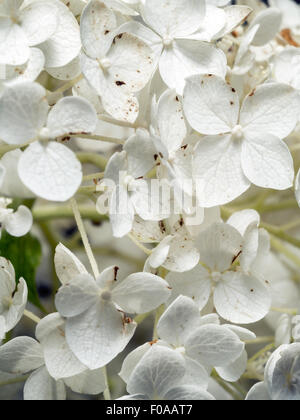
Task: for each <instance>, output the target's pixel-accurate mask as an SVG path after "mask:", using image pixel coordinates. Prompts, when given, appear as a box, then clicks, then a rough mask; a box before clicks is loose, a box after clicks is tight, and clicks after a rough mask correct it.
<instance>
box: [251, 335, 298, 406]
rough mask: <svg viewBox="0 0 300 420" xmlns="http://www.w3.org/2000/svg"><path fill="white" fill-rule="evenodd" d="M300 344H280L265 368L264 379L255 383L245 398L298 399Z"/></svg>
mask: <svg viewBox="0 0 300 420" xmlns="http://www.w3.org/2000/svg"><path fill="white" fill-rule="evenodd" d="M299 356H300V344H299V343H294V344H289V345H282V346H280V347H279V348H278V349H277V350H276V351H275V352H274V353H273V354H272V355H271V357H270V359H269V361H268V363H267V366H266V368H265V380H264V382H260V383H259V384H256V385H255V386H254V387H253V388H251V390H250V391H249V393H248V395H247V400H260V399H263V400H280V401H291V400H295V401H299V400H300V385H299V384H300V357H299Z"/></svg>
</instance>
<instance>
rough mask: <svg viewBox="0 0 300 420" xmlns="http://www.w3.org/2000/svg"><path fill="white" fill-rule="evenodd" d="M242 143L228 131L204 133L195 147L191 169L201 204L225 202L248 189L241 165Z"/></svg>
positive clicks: (212, 204) (213, 204)
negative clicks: (214, 134)
mask: <svg viewBox="0 0 300 420" xmlns="http://www.w3.org/2000/svg"><path fill="white" fill-rule="evenodd" d="M241 153H242V148H241V144H240V143H239V142H237V141H233V139H232V137H231V136H230V135H224V136H207V137H204V138H203V139H201V140H200V141H199V143H198V145H197V146H196V148H195V155H194V162H193V172H194V180H195V182H196V183H197V184H196V187H197V199H198V203H199V205H200V206H202V207H215V206H217V205H221V204H226V203H229V202H230V201H232V200H234V199H235V198H237V197H239V196H240V195H241V194H243V193H244V192H245V191H247V190H248V188H249V187H250V185H251V183H250V181H249V180H248V179H247V178H246V177H245V175H244V173H243V170H242V165H241Z"/></svg>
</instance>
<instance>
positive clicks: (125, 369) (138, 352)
mask: <svg viewBox="0 0 300 420" xmlns="http://www.w3.org/2000/svg"><path fill="white" fill-rule="evenodd" d="M150 349H151V343H145V344H143V345H142V346H139V347H137V348H136V349H134V350H133V351H131V352H130V353H129V354H128V355H127V356H126V357H125V359H124V360H123V364H122V369H121V371H120V372H119V376H120V377H121V378H122V379H123V381H124V382H126V383H127V382H128V381H129V378H130V376H131V374H132V372H133V370H134V368H135V367H136V366H137V364H138V363H139V361H140V360H141V358H142V357H143V356H144V355H145V354H146V353H147V352H148V351H149V350H150Z"/></svg>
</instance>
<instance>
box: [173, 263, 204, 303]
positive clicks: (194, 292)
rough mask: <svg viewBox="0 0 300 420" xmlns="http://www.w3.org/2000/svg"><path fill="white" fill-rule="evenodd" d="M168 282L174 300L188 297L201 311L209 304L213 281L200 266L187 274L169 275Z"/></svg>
mask: <svg viewBox="0 0 300 420" xmlns="http://www.w3.org/2000/svg"><path fill="white" fill-rule="evenodd" d="M166 280H167V282H168V283H169V285H170V286H171V287H172V298H176V297H177V296H179V295H184V296H188V297H190V298H191V299H193V300H194V301H195V303H196V304H197V306H198V308H199V310H201V309H203V308H204V307H205V305H206V304H207V302H208V299H209V296H210V293H211V280H210V276H209V273H208V271H207V270H206V269H205V268H204V267H202V266H201V265H200V264H199V265H197V266H196V267H195V268H194V269H193V270H191V271H187V272H185V273H169V274H168V275H167V277H166Z"/></svg>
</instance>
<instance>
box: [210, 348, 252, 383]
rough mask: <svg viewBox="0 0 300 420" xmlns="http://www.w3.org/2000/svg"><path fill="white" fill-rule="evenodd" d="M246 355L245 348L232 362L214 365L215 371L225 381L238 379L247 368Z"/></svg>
mask: <svg viewBox="0 0 300 420" xmlns="http://www.w3.org/2000/svg"><path fill="white" fill-rule="evenodd" d="M247 361H248V356H247V353H246V350H244V351H243V353H242V354H241V355H240V357H239V358H238V359H237V360H235V361H234V362H233V363H231V364H229V365H227V366H224V367H219V368H218V367H216V371H217V372H218V374H219V375H220V376H221V378H223V379H224V380H225V381H228V382H236V381H238V380H239V379H240V377H241V376H242V375H243V373H244V372H245V370H246V368H247Z"/></svg>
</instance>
